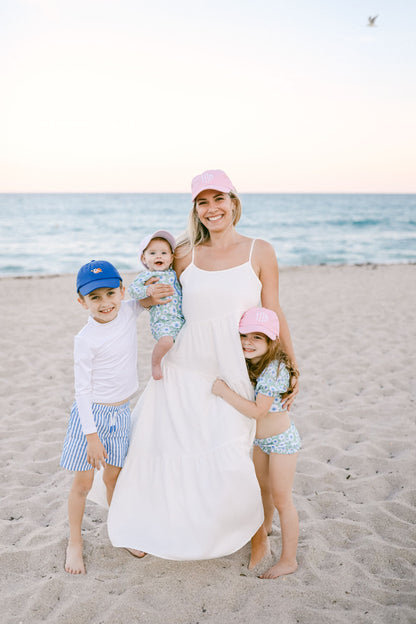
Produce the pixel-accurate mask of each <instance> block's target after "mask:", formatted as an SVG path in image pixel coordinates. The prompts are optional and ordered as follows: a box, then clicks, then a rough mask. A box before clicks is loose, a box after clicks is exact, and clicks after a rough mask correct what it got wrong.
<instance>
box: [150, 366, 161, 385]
mask: <svg viewBox="0 0 416 624" xmlns="http://www.w3.org/2000/svg"><path fill="white" fill-rule="evenodd" d="M152 377H153V379H156V381H158V380H159V379H163V374H162V367H161V365H160V364H152Z"/></svg>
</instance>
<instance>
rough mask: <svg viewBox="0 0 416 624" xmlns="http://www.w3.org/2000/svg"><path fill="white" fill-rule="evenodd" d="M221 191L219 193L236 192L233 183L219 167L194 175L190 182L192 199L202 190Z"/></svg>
mask: <svg viewBox="0 0 416 624" xmlns="http://www.w3.org/2000/svg"><path fill="white" fill-rule="evenodd" d="M208 189H209V190H212V191H221V193H230V192H232V193H236V192H237V191H236V190H235V188H234V186H233V183H232V182H231V180H230V178H229V177H228V176H227V174H226V173H225V172H224V171H222V170H221V169H209V170H208V171H204V173H201V174H200V175H197V176H195V178H194V179H193V180H192V183H191V190H192V201H194V199H195V197H197V196H198V195H199V194H200V193H201V192H202V191H207V190H208Z"/></svg>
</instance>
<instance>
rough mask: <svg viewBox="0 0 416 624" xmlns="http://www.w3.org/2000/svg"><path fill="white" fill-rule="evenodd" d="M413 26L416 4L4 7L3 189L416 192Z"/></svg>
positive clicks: (93, 2)
mask: <svg viewBox="0 0 416 624" xmlns="http://www.w3.org/2000/svg"><path fill="white" fill-rule="evenodd" d="M370 15H378V16H379V17H378V18H377V20H376V26H375V27H374V28H369V27H367V26H366V23H367V18H368V16H370ZM415 32H416V0H293V1H291V0H175V1H173V0H0V85H1V96H0V192H187V191H188V190H189V185H190V180H191V178H192V177H193V176H194V175H196V174H198V173H200V172H201V171H203V170H205V169H210V168H221V169H225V171H227V173H228V174H229V176H230V177H231V179H232V180H233V182H234V184H235V186H236V187H237V189H238V190H239V191H241V192H381V193H389V192H391V193H415V192H416V123H415V115H416V114H415V111H416V43H415V42H416V36H415Z"/></svg>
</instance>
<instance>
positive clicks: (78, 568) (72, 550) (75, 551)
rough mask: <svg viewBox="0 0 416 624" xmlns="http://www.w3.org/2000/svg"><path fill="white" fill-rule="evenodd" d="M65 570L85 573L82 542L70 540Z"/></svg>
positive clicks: (72, 572) (71, 572) (70, 572)
mask: <svg viewBox="0 0 416 624" xmlns="http://www.w3.org/2000/svg"><path fill="white" fill-rule="evenodd" d="M65 572H68V574H85V566H84V561H83V558H82V542H75V543H72V542H68V547H67V549H66V559H65Z"/></svg>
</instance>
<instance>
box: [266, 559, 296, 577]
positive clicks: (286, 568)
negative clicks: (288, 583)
mask: <svg viewBox="0 0 416 624" xmlns="http://www.w3.org/2000/svg"><path fill="white" fill-rule="evenodd" d="M297 569H298V564H297V562H296V561H295V562H294V563H285V562H284V561H278V562H277V563H276V565H274V566H272V567H271V568H270V570H267V572H264V574H261V575H260V578H262V579H275V578H277V577H278V576H286V574H293V572H296V570H297Z"/></svg>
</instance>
